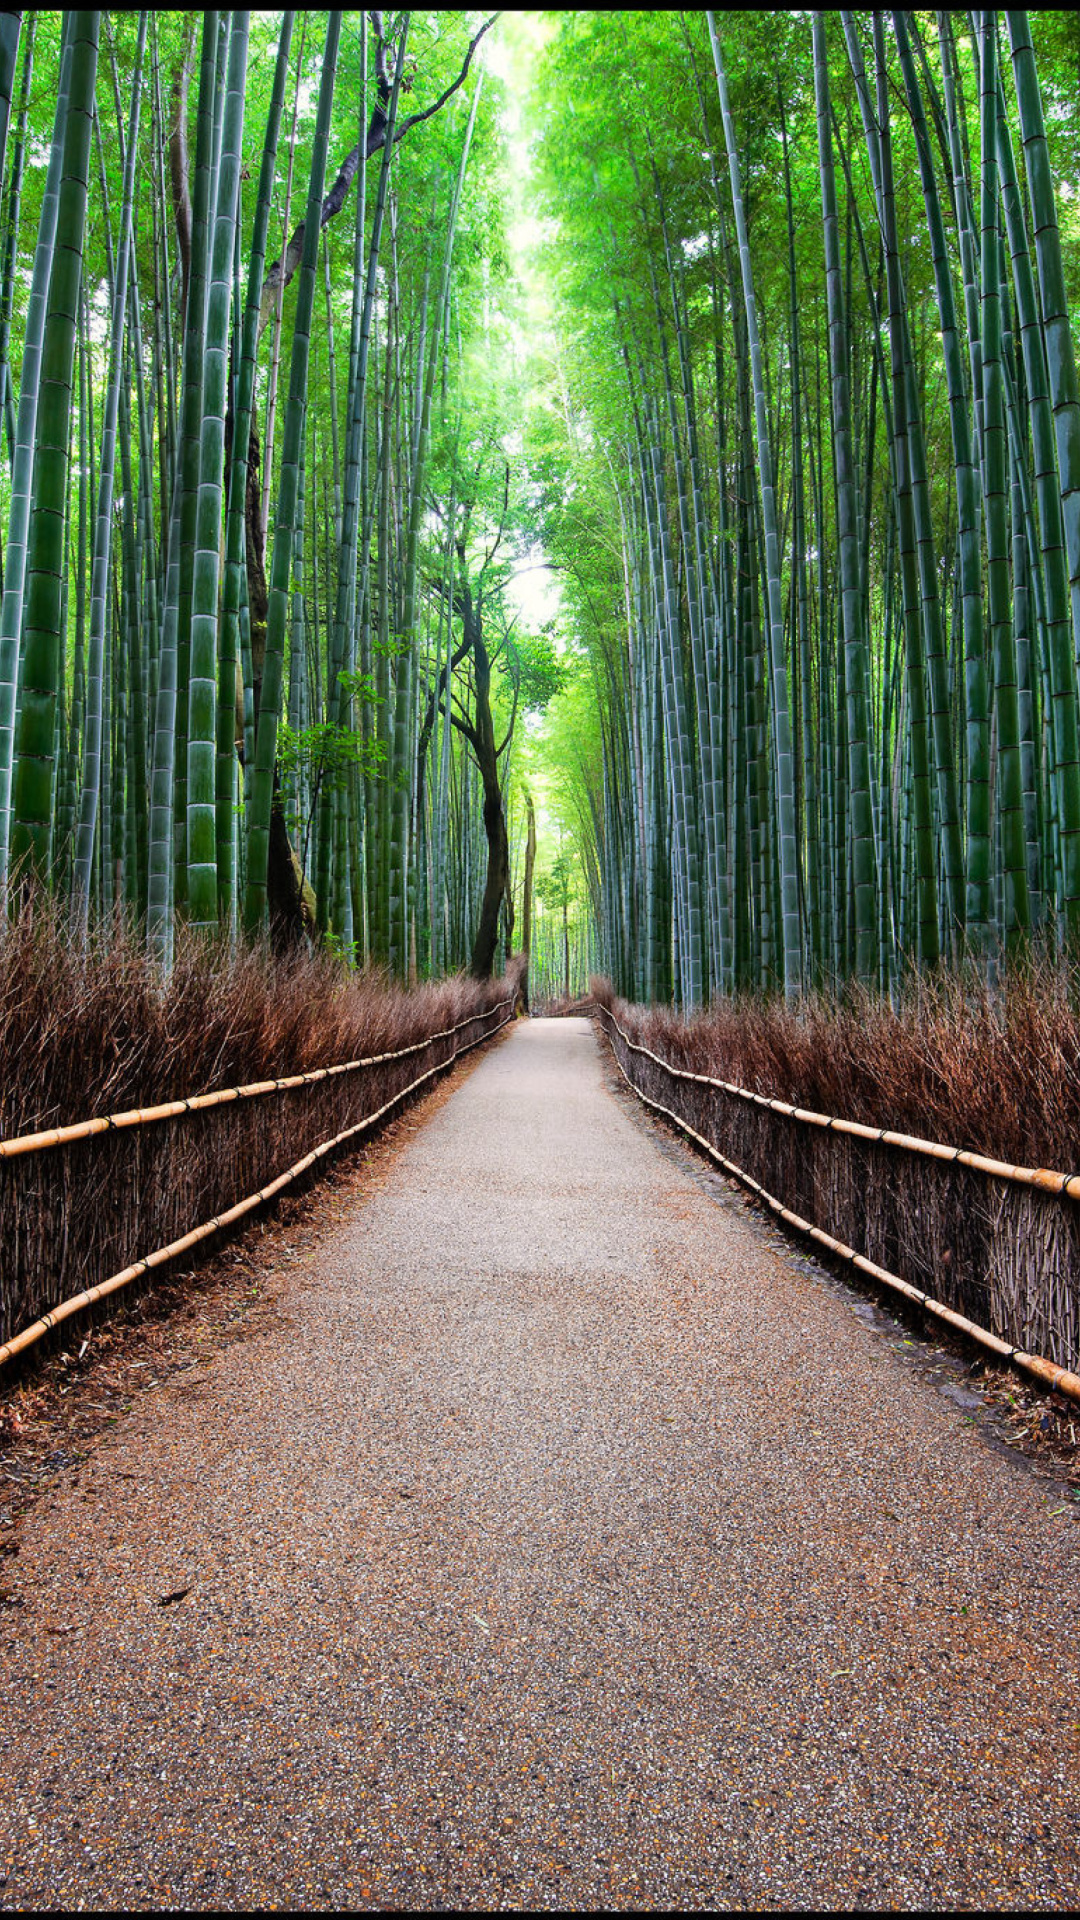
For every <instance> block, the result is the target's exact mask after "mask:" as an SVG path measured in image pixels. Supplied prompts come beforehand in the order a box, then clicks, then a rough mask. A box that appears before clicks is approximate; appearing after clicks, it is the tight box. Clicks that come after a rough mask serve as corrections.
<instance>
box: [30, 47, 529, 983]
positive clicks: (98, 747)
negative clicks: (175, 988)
mask: <svg viewBox="0 0 1080 1920" xmlns="http://www.w3.org/2000/svg"><path fill="white" fill-rule="evenodd" d="M490 25H491V21H490V20H486V19H485V18H484V16H483V15H480V14H476V15H471V14H445V13H444V14H439V13H431V14H418V13H412V14H410V13H402V14H400V15H396V16H384V15H383V14H382V13H380V12H376V11H373V12H371V13H370V14H368V15H364V14H358V13H350V14H343V13H331V14H329V15H326V14H294V13H290V12H287V13H285V14H283V15H258V14H252V15H249V14H247V13H244V12H221V13H218V12H205V13H202V14H161V13H141V14H136V13H117V14H106V13H93V12H74V13H67V14H64V15H55V14H51V15H50V14H42V15H36V14H29V13H28V14H26V15H23V16H20V15H19V14H18V13H11V14H4V15H2V16H0V96H2V104H3V109H4V119H3V130H2V131H3V156H2V158H3V180H4V197H3V208H2V214H0V235H2V248H3V281H2V313H0V379H2V382H3V408H4V425H5V433H4V445H3V449H2V452H0V505H2V508H3V514H4V521H3V535H4V543H3V568H4V570H3V598H2V613H0V888H2V889H3V890H4V891H5V892H6V895H7V898H8V901H9V910H10V912H11V913H17V912H19V911H20V907H21V904H22V903H23V902H24V901H25V900H26V899H28V898H29V897H30V896H31V894H32V892H33V890H34V889H35V888H36V887H38V886H41V885H44V886H46V887H48V888H50V889H51V890H52V891H53V892H54V893H55V894H56V895H58V896H59V898H60V900H61V901H62V902H64V903H65V904H66V908H67V910H68V912H69V915H70V922H71V926H72V928H73V931H74V932H75V934H76V936H77V937H78V936H80V935H85V933H86V931H87V929H88V927H89V926H90V925H91V924H95V923H98V922H100V921H101V920H102V919H106V920H107V919H109V918H111V917H113V916H116V915H118V914H119V915H122V916H124V917H125V918H127V919H128V920H129V922H130V923H131V925H132V926H133V927H134V928H136V929H138V930H139V932H140V936H141V937H142V938H144V939H145V941H146V942H147V944H148V947H149V950H150V952H151V953H152V954H154V955H156V956H157V957H158V959H159V960H161V961H162V962H164V963H165V964H166V966H167V965H168V964H169V960H170V955H171V952H172V949H173V943H174V938H175V928H176V926H177V924H178V923H179V922H181V921H183V922H185V923H187V925H189V926H190V927H191V928H193V929H196V930H199V929H205V930H207V931H211V930H224V931H225V932H226V934H227V936H228V937H229V938H231V939H233V940H237V939H243V938H247V939H256V940H257V939H259V938H261V937H264V936H265V935H266V934H267V932H269V934H270V936H271V937H272V938H273V939H274V940H275V942H278V943H280V944H288V943H289V942H290V941H292V942H295V941H300V942H301V943H302V942H304V941H305V940H307V941H312V942H317V941H323V942H328V943H330V944H331V945H333V946H336V948H337V949H338V950H339V951H341V952H343V953H344V954H345V955H347V956H348V957H350V958H352V959H355V960H358V961H374V962H376V963H380V964H382V965H384V966H386V967H388V968H390V969H391V970H392V972H393V973H394V974H396V975H397V976H398V977H399V978H415V977H416V976H417V973H418V972H429V971H436V972H442V971H446V970H447V969H449V968H453V967H458V966H462V965H466V964H471V965H472V968H473V971H474V972H477V973H478V974H480V975H483V974H486V973H490V972H491V970H492V965H493V961H494V957H495V952H496V945H497V941H498V939H499V936H500V934H501V935H502V936H503V937H504V938H507V937H508V930H509V923H510V922H511V921H512V917H513V906H512V893H511V890H510V879H509V854H508V845H507V832H506V793H507V784H508V774H509V767H510V763H511V759H512V736H513V730H514V719H515V713H516V708H517V697H518V694H519V692H520V691H521V672H522V659H523V648H522V646H520V645H519V646H515V644H514V642H513V640H512V638H510V637H509V636H508V632H507V626H508V622H507V620H506V619H504V618H503V617H502V610H501V600H500V590H501V583H502V581H503V579H504V578H505V574H506V571H507V567H506V565H505V564H504V562H505V560H506V557H507V552H508V546H509V541H508V540H507V546H506V547H505V548H504V552H503V553H502V554H500V553H499V551H498V549H499V546H500V540H501V539H502V536H503V535H504V534H506V533H507V527H506V519H507V512H508V492H507V489H508V486H509V480H508V470H507V478H506V486H505V487H504V485H503V482H504V471H503V462H502V461H501V459H500V458H498V457H497V453H496V452H493V451H492V446H493V442H492V437H491V435H490V434H489V435H488V437H487V439H486V440H485V439H484V436H483V434H481V435H480V440H479V443H476V444H474V442H475V435H473V434H472V420H471V417H470V413H469V409H468V408H467V406H466V405H465V403H464V401H463V395H462V383H463V380H464V378H465V371H464V370H465V369H466V368H467V366H468V363H469V360H470V355H474V354H475V351H476V342H475V335H476V331H477V318H476V316H477V314H478V312H479V311H480V308H481V304H482V303H481V293H482V291H483V289H484V288H486V287H488V286H489V285H490V282H491V280H492V275H493V273H494V272H496V271H497V263H498V258H499V248H500V244H501V242H500V232H501V225H500V221H501V214H500V206H499V200H498V193H497V181H496V178H495V172H496V164H495V163H496V157H497V153H498V129H497V115H496V112H495V109H494V106H493V104H492V89H491V87H490V86H489V87H488V88H487V89H486V91H485V86H484V79H485V76H484V72H483V60H484V54H485V51H486V49H485V47H484V40H485V36H486V34H487V32H488V29H489V28H490ZM493 263H494V265H493ZM471 436H472V437H471ZM526 664H527V663H526ZM538 697H541V698H542V697H543V696H542V694H541V695H540V696H538ZM523 698H524V699H525V700H526V702H527V698H528V689H527V688H526V690H525V694H524V696H523ZM500 736H501V738H500Z"/></svg>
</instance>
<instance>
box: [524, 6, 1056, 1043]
mask: <svg viewBox="0 0 1080 1920" xmlns="http://www.w3.org/2000/svg"><path fill="white" fill-rule="evenodd" d="M1075 72H1076V33H1075V27H1074V25H1073V22H1072V21H1071V19H1069V18H1067V17H1065V16H1052V15H1038V14H1036V15H1034V16H1031V17H1030V18H1029V16H1027V15H1025V14H1023V13H1021V12H1011V13H1008V14H1002V15H998V14H996V13H993V12H982V13H971V14H968V13H959V14H957V13H952V14H950V13H944V14H939V15H931V14H923V13H920V14H911V13H900V12H884V11H882V12H876V13H873V14H867V13H859V14H851V13H839V14H815V15H786V16H783V15H779V16H778V15H774V14H770V15H762V14H758V15H738V16H735V15H723V14H720V15H712V14H703V13H698V14H676V13H655V14H651V15H620V16H615V15H605V16H602V17H601V16H597V15H581V14H579V15H573V16H563V17H562V20H561V23H560V25H559V27H558V29H557V30H556V31H555V32H554V33H553V35H552V39H551V43H550V45H549V47H548V49H547V51H546V54H545V59H544V64H543V69H542V72H541V75H540V80H539V83H538V90H539V100H540V112H539V116H538V117H539V119H540V121H541V122H542V125H543V128H544V132H543V135H542V138H541V140H540V155H541V166H542V169H543V178H544V182H545V188H546V205H547V211H548V215H549V236H548V253H549V257H550V259H551V262H552V269H551V270H552V272H553V274H554V276H555V278H556V281H557V285H558V294H557V301H556V317H555V321H554V325H555V327H556V329H557V330H558V332H559V334H560V339H559V348H558V355H557V358H558V374H557V385H558V387H559V405H558V406H557V407H555V406H552V407H551V408H549V410H548V415H547V420H548V426H547V434H548V445H549V449H550V452H551V457H552V459H555V460H557V459H558V458H559V457H561V458H563V459H564V460H565V461H566V462H567V471H572V473H573V475H574V476H575V478H574V481H573V484H572V485H571V486H570V487H569V488H568V491H567V497H566V500H565V502H564V504H563V506H562V508H561V510H560V511H558V512H555V513H553V514H552V516H551V521H550V524H549V530H548V538H549V543H550V547H551V550H552V552H553V553H555V554H557V555H559V556H560V558H561V561H562V564H563V565H564V566H565V567H566V569H567V582H568V585H567V592H568V595H569V597H570V599H571V601H572V603H573V605H574V607H575V609H576V613H577V617H578V618H579V620H580V623H581V627H582V630H583V631H584V632H587V633H588V636H589V647H590V653H591V657H592V660H593V663H594V670H595V674H596V677H597V682H598V686H599V695H600V721H599V740H598V743H597V747H596V751H595V752H594V753H593V754H592V756H591V759H590V760H589V761H588V764H585V763H584V762H583V764H582V770H581V774H580V777H579V782H578V785H579V791H580V796H581V799H580V805H581V816H582V821H583V834H584V835H585V837H587V838H588V840H589V844H590V847H591V858H592V863H593V871H594V878H593V885H592V899H593V911H594V914H595V917H596V921H597V926H598V932H599V936H600V941H601V947H602V951H603V957H604V964H605V967H606V969H607V970H608V971H609V972H610V974H611V976H612V978H613V979H614V981H615V982H616V985H617V988H618V990H619V991H620V992H621V993H623V994H625V995H627V996H629V997H632V998H634V999H637V1000H648V1001H663V1000H665V999H668V998H674V999H675V1000H676V1002H677V1003H678V1004H681V1005H683V1006H690V1005H693V1004H695V1003H701V1002H703V1001H705V1000H707V999H708V998H710V997H712V996H716V995H719V994H723V993H730V992H732V991H736V990H741V989H751V988H766V989H771V990H778V989H780V990H783V991H785V992H786V993H787V994H788V995H789V996H793V995H797V994H798V993H800V992H801V991H803V990H805V989H807V988H809V987H811V986H815V985H826V986H835V985H837V984H840V983H842V982H843V981H845V980H847V979H857V980H859V981H862V982H864V983H866V984H867V985H869V986H873V987H875V988H883V989H886V990H888V989H890V988H891V987H892V986H894V985H895V984H896V983H897V982H898V981H899V980H900V978H901V977H902V976H903V975H904V974H905V973H906V972H907V971H908V970H910V969H912V968H920V969H932V968H934V967H936V966H938V965H939V964H949V963H959V962H961V961H967V960H974V961H975V962H976V963H977V964H979V965H981V966H982V967H983V968H984V969H985V970H988V971H989V973H990V975H991V976H992V975H993V972H994V970H995V969H996V968H997V967H998V965H999V964H1000V962H1001V959H1002V957H1003V956H1009V955H1011V954H1015V953H1018V952H1022V951H1023V950H1024V949H1026V948H1027V947H1028V946H1029V945H1030V944H1031V943H1033V942H1038V943H1040V944H1041V945H1043V946H1046V945H1049V947H1050V948H1051V950H1052V951H1057V952H1061V951H1062V950H1063V949H1065V948H1067V947H1069V946H1070V943H1073V942H1075V938H1076V933H1077V928H1078V925H1080V757H1078V717H1077V663H1078V660H1080V394H1078V388H1077V375H1076V365H1075V356H1074V349H1073V340H1072V332H1071V325H1070V304H1069V299H1070V296H1069V280H1070V277H1071V280H1072V295H1073V302H1074V306H1075V295H1076V268H1077V219H1076V208H1075V195H1076V191H1077V159H1078V157H1080V146H1078V134H1080V126H1078V123H1077V116H1076V111H1075ZM554 378H555V376H554V375H553V379H554Z"/></svg>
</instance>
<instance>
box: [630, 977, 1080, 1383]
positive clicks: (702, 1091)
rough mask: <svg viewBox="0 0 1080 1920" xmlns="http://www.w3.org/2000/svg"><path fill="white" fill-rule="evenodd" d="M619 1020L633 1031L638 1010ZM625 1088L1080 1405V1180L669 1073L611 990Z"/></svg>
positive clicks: (861, 1261) (771, 1198) (812, 1226)
mask: <svg viewBox="0 0 1080 1920" xmlns="http://www.w3.org/2000/svg"><path fill="white" fill-rule="evenodd" d="M615 1004H618V1005H619V1013H620V1014H621V1015H623V1016H624V1017H632V1015H633V1012H634V1010H632V1009H624V1008H623V1007H622V1006H621V1003H615ZM596 1005H597V1013H598V1016H599V1019H600V1021H601V1025H602V1027H603V1030H604V1032H605V1034H606V1035H607V1038H608V1040H609V1042H610V1044H611V1047H612V1051H613V1053H614V1055H615V1058H616V1060H617V1062H618V1064H619V1066H620V1068H621V1069H622V1072H623V1075H624V1077H625V1078H626V1080H627V1081H628V1083H629V1085H630V1086H631V1087H632V1088H633V1090H634V1091H635V1092H636V1093H637V1094H639V1096H640V1097H641V1098H642V1099H643V1100H645V1101H646V1102H647V1104H649V1105H650V1106H652V1107H653V1108H654V1109H656V1110H658V1111H660V1112H661V1113H664V1114H666V1115H667V1116H668V1117H670V1118H671V1119H674V1120H675V1121H676V1122H677V1123H678V1124H679V1125H680V1126H681V1127H682V1128H683V1129H684V1130H686V1131H688V1132H690V1133H691V1134H693V1135H694V1136H695V1138H696V1139H697V1140H698V1141H699V1143H700V1144H701V1145H703V1146H706V1147H708V1148H709V1149H710V1150H711V1151H712V1155H713V1157H714V1158H716V1159H718V1160H719V1161H720V1163H721V1164H722V1165H723V1166H724V1167H725V1169H726V1170H727V1171H728V1172H729V1173H731V1174H733V1175H736V1176H737V1177H738V1178H740V1179H741V1180H743V1181H744V1182H745V1183H746V1184H748V1185H749V1186H750V1187H751V1188H752V1189H754V1190H755V1191H756V1192H757V1193H758V1194H759V1196H760V1197H761V1198H762V1199H764V1200H766V1201H767V1202H768V1203H769V1204H770V1205H771V1206H772V1208H773V1210H774V1211H775V1212H777V1213H779V1214H780V1215H781V1217H782V1218H784V1219H785V1220H787V1221H788V1223H789V1224H793V1225H795V1226H797V1227H799V1228H801V1229H802V1230H809V1231H811V1232H812V1234H813V1237H814V1238H815V1239H816V1240H817V1241H818V1242H819V1243H821V1244H823V1245H824V1246H826V1247H827V1248H828V1249H829V1250H831V1251H833V1252H836V1253H839V1254H841V1255H843V1256H844V1257H846V1258H849V1259H850V1258H852V1257H854V1260H855V1264H856V1265H858V1266H860V1267H861V1268H862V1269H863V1270H864V1271H866V1272H868V1273H870V1274H871V1275H872V1276H873V1277H875V1278H877V1279H879V1280H883V1281H885V1282H886V1283H888V1284H893V1283H894V1282H899V1285H900V1291H902V1292H905V1293H907V1294H908V1296H909V1297H911V1298H913V1299H914V1300H915V1301H916V1302H918V1303H919V1304H920V1305H922V1306H924V1307H926V1308H928V1309H929V1310H930V1311H931V1312H937V1313H938V1314H939V1317H941V1318H942V1319H945V1320H951V1321H952V1322H953V1324H954V1325H958V1326H962V1327H963V1330H964V1331H967V1332H974V1333H975V1335H976V1337H980V1336H982V1335H984V1334H985V1333H986V1331H987V1330H989V1338H988V1339H984V1341H983V1343H984V1344H988V1345H990V1346H991V1348H992V1349H993V1350H994V1351H995V1352H997V1353H998V1354H999V1356H1000V1357H1001V1358H1003V1359H1010V1360H1014V1361H1015V1362H1016V1363H1017V1364H1018V1365H1020V1366H1022V1367H1024V1368H1025V1370H1026V1371H1027V1372H1029V1373H1031V1374H1033V1375H1034V1376H1036V1377H1038V1378H1040V1379H1041V1380H1042V1381H1043V1382H1044V1384H1045V1385H1048V1386H1051V1387H1056V1388H1057V1389H1058V1390H1060V1391H1063V1392H1065V1393H1067V1394H1068V1395H1069V1397H1070V1398H1073V1399H1080V1377H1078V1370H1080V1175H1075V1174H1074V1175H1069V1174H1065V1173H1056V1172H1049V1171H1047V1170H1045V1169H1041V1168H1040V1169H1032V1168H1026V1167H1017V1166H1012V1165H1009V1164H1007V1163H1004V1162H1001V1161H996V1160H993V1159H991V1158H990V1157H988V1156H984V1155H981V1154H977V1153H970V1152H965V1151H961V1150H960V1149H959V1148H956V1147H951V1146H942V1145H939V1144H937V1143H935V1142H932V1141H925V1140H920V1139H917V1138H914V1137H912V1136H910V1135H904V1134H899V1133H894V1132H891V1131H890V1130H888V1129H886V1128H880V1127H870V1126H866V1125H862V1124H860V1123H858V1122H855V1121H849V1120H843V1119H836V1118H832V1117H830V1116H828V1115H825V1114H820V1113H814V1112H810V1111H808V1110H806V1109H804V1108H800V1107H796V1106H794V1105H792V1104H790V1103H788V1102H785V1101H782V1100H778V1099H774V1098H771V1097H769V1096H768V1095H766V1094H763V1093H756V1092H751V1091H750V1090H748V1089H747V1088H745V1087H741V1086H738V1085H735V1084H733V1083H731V1082H728V1081H723V1080H719V1079H714V1078H712V1077H711V1076H709V1075H706V1074H701V1073H695V1072H693V1071H691V1070H690V1069H689V1068H687V1067H679V1066H675V1065H673V1064H672V1063H671V1062H670V1061H668V1060H665V1059H664V1058H663V1057H662V1056H661V1055H660V1054H658V1053H656V1052H655V1051H653V1050H652V1049H651V1048H649V1047H646V1046H644V1045H642V1044H640V1043H639V1042H638V1041H636V1040H634V1039H633V1038H632V1037H631V1035H630V1033H629V1032H628V1031H627V1030H626V1028H625V1027H624V1025H623V1024H622V1021H621V1020H620V1018H618V1017H617V1016H616V1013H615V1011H614V1006H613V1004H612V998H611V996H610V994H608V993H605V992H604V991H603V989H602V988H601V989H600V991H598V993H597V998H596Z"/></svg>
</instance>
